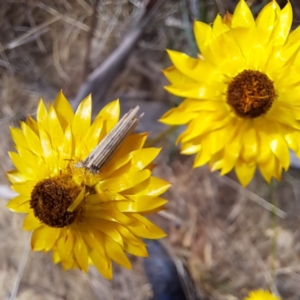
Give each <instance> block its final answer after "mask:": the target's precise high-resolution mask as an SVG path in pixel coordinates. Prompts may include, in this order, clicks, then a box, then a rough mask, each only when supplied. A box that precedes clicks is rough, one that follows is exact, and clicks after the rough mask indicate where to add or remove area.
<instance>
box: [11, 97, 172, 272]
mask: <svg viewBox="0 0 300 300" xmlns="http://www.w3.org/2000/svg"><path fill="white" fill-rule="evenodd" d="M119 114H120V106H119V102H118V101H113V102H111V103H109V104H108V105H106V106H105V107H104V108H103V109H102V110H101V111H100V112H99V114H98V115H97V116H96V118H95V120H94V121H93V122H92V123H91V97H87V98H86V99H84V100H83V101H82V102H81V104H80V105H79V107H78V109H77V111H76V112H75V113H74V112H73V110H72V108H71V106H70V104H69V102H68V101H67V100H66V98H65V97H64V95H63V94H62V93H60V94H59V95H58V96H57V98H56V100H55V103H54V104H53V105H52V104H51V105H50V107H49V109H48V110H47V108H46V107H45V105H44V103H43V101H42V100H41V101H40V103H39V105H38V109H37V120H36V121H35V120H34V119H32V118H31V117H28V119H27V122H21V128H20V129H19V128H11V135H12V138H13V140H14V142H15V144H16V150H17V153H16V152H10V153H9V155H10V158H11V160H12V162H13V164H14V166H15V168H16V170H13V171H10V172H8V174H7V175H8V178H9V180H10V182H11V183H12V189H13V190H15V191H16V192H17V193H18V194H19V195H18V196H17V197H15V198H14V199H12V200H11V201H9V203H8V205H7V207H8V208H9V209H11V210H12V211H15V212H19V213H26V214H27V216H26V218H25V220H24V224H23V228H24V229H25V230H33V234H32V239H31V245H32V249H33V250H34V251H44V252H47V251H50V250H52V251H53V261H54V262H55V263H58V262H61V264H62V265H63V267H64V269H69V268H77V267H78V268H79V269H81V270H83V271H88V265H90V264H92V265H95V266H96V267H97V269H98V270H99V271H100V272H101V273H102V274H103V276H105V277H106V278H112V263H111V261H112V260H113V261H115V262H117V263H118V264H120V265H122V266H124V267H127V268H130V267H131V264H130V262H129V260H128V258H127V256H126V255H125V253H124V252H127V253H130V254H132V255H137V256H147V249H146V246H145V244H144V243H143V241H142V239H141V238H148V239H158V238H161V237H164V236H165V233H164V232H163V231H162V230H161V229H159V228H158V227H156V226H155V225H154V224H152V223H151V222H150V221H149V220H147V219H146V218H145V217H144V214H147V213H151V212H156V211H159V210H161V209H163V205H164V204H165V203H166V200H165V199H163V198H160V197H159V195H161V194H162V193H163V192H165V191H166V190H167V189H168V187H169V186H170V184H169V183H168V182H166V181H164V180H162V179H159V178H156V177H153V176H151V170H152V168H153V165H152V164H151V162H152V161H153V160H154V159H155V157H156V156H157V155H158V153H159V151H160V149H157V148H143V145H144V143H145V141H146V139H147V133H140V134H130V135H129V136H128V137H127V138H126V139H125V140H124V142H123V143H122V145H121V146H120V148H119V149H118V150H117V152H116V153H115V154H114V155H113V157H112V158H111V159H110V160H109V162H108V163H107V164H106V165H105V166H104V167H103V168H102V169H101V170H100V171H99V172H98V173H96V174H94V173H92V172H90V171H88V170H86V169H85V168H83V167H80V165H79V164H77V163H78V162H80V161H83V160H84V159H85V158H86V157H87V156H88V154H89V153H90V152H91V150H93V149H94V148H95V146H96V145H97V144H98V143H99V142H100V141H101V140H102V139H103V137H104V136H106V135H107V133H108V132H109V131H110V130H111V129H112V128H113V127H114V126H115V125H116V124H117V122H118V119H119Z"/></svg>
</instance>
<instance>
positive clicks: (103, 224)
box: [86, 217, 123, 246]
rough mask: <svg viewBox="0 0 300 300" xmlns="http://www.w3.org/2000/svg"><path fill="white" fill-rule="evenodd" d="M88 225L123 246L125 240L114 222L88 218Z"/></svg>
mask: <svg viewBox="0 0 300 300" xmlns="http://www.w3.org/2000/svg"><path fill="white" fill-rule="evenodd" d="M86 224H89V226H91V227H92V228H94V229H95V230H98V231H101V232H102V233H103V234H104V235H106V236H108V237H110V238H111V239H112V240H113V241H115V242H116V243H118V244H120V246H123V239H122V236H121V234H120V233H119V232H118V230H117V227H116V226H115V224H114V222H110V221H106V220H103V219H98V218H91V217H90V218H86Z"/></svg>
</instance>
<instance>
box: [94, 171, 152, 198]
mask: <svg viewBox="0 0 300 300" xmlns="http://www.w3.org/2000/svg"><path fill="white" fill-rule="evenodd" d="M150 175H151V172H150V171H149V170H142V171H139V172H134V173H128V174H123V175H121V176H119V177H114V178H110V179H106V180H103V181H100V182H99V183H98V184H97V185H96V186H95V189H96V191H97V192H98V193H99V194H100V193H101V191H105V190H110V191H114V192H121V191H124V190H127V189H130V188H132V187H134V186H135V185H137V184H139V183H141V182H143V181H144V180H146V179H147V178H149V177H150Z"/></svg>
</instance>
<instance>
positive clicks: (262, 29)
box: [161, 0, 300, 185]
mask: <svg viewBox="0 0 300 300" xmlns="http://www.w3.org/2000/svg"><path fill="white" fill-rule="evenodd" d="M292 15H293V13H292V7H291V4H290V2H288V3H287V4H286V6H285V7H284V8H283V9H280V7H279V5H278V4H277V3H276V1H275V0H273V1H271V2H270V3H269V4H267V5H266V6H265V7H264V8H263V9H262V11H261V12H260V13H259V15H258V17H257V19H256V20H255V19H254V18H253V15H252V13H251V11H250V9H249V7H248V5H247V4H246V2H245V1H244V0H240V1H239V3H238V5H237V7H236V9H235V11H234V14H233V15H230V14H227V15H226V16H225V17H224V18H223V19H222V18H221V17H220V16H217V17H216V19H215V20H214V22H213V25H212V26H210V25H207V24H205V23H202V22H195V24H194V33H195V38H196V42H197V45H198V47H199V50H200V52H201V55H199V56H198V57H197V58H192V57H189V56H188V55H186V54H184V53H180V52H176V51H168V53H169V56H170V59H171V61H172V63H173V65H174V66H171V67H169V68H167V69H165V70H164V74H165V76H166V77H167V78H168V80H169V81H170V83H171V85H169V86H167V87H166V90H167V91H169V92H170V93H172V94H175V95H177V96H179V97H184V98H186V99H185V100H184V101H183V102H182V103H181V104H180V105H179V106H178V107H176V108H172V109H171V110H169V111H168V112H167V113H166V114H165V115H164V116H163V117H162V118H161V122H163V123H166V124H170V125H183V124H186V125H187V128H186V130H185V131H184V132H183V133H182V134H181V135H180V136H179V137H178V142H180V143H181V152H182V153H183V154H187V155H190V154H197V155H196V158H195V162H194V167H199V166H202V165H204V164H206V163H209V165H210V168H211V170H212V171H215V170H221V174H222V175H223V174H226V173H228V172H229V171H230V170H232V169H233V168H234V169H235V172H236V174H237V177H238V178H239V180H240V182H241V183H242V184H243V185H247V184H248V183H249V182H250V180H251V179H252V177H253V175H254V172H255V169H256V167H257V166H258V168H259V169H260V171H261V173H262V175H263V176H264V178H265V179H266V180H267V181H270V180H271V178H272V177H274V178H276V179H278V180H279V179H280V178H281V173H282V170H283V169H284V170H287V169H288V168H289V164H290V156H289V149H292V150H293V151H294V152H295V153H296V155H297V156H300V123H299V120H300V72H299V70H300V52H299V47H300V28H299V27H298V28H297V29H296V30H294V31H292V32H291V33H290V28H291V24H292Z"/></svg>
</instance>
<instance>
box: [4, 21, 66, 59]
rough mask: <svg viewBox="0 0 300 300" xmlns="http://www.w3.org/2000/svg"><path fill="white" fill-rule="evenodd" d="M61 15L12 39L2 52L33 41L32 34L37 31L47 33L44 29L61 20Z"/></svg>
mask: <svg viewBox="0 0 300 300" xmlns="http://www.w3.org/2000/svg"><path fill="white" fill-rule="evenodd" d="M59 19H60V17H59V16H56V17H53V18H51V19H50V20H48V21H46V22H44V23H42V24H40V25H38V26H36V27H34V28H32V29H31V30H29V31H28V32H26V33H24V34H22V35H21V36H20V37H18V38H16V39H14V40H13V41H11V42H10V43H8V44H6V45H4V46H3V47H2V48H1V49H0V53H2V52H4V51H5V50H7V49H14V48H16V47H19V46H21V45H23V44H25V43H27V42H28V41H31V39H30V38H31V36H32V35H34V34H37V33H45V32H46V31H45V30H44V29H45V28H46V27H48V26H49V25H51V24H52V23H54V22H56V21H57V20H59Z"/></svg>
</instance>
